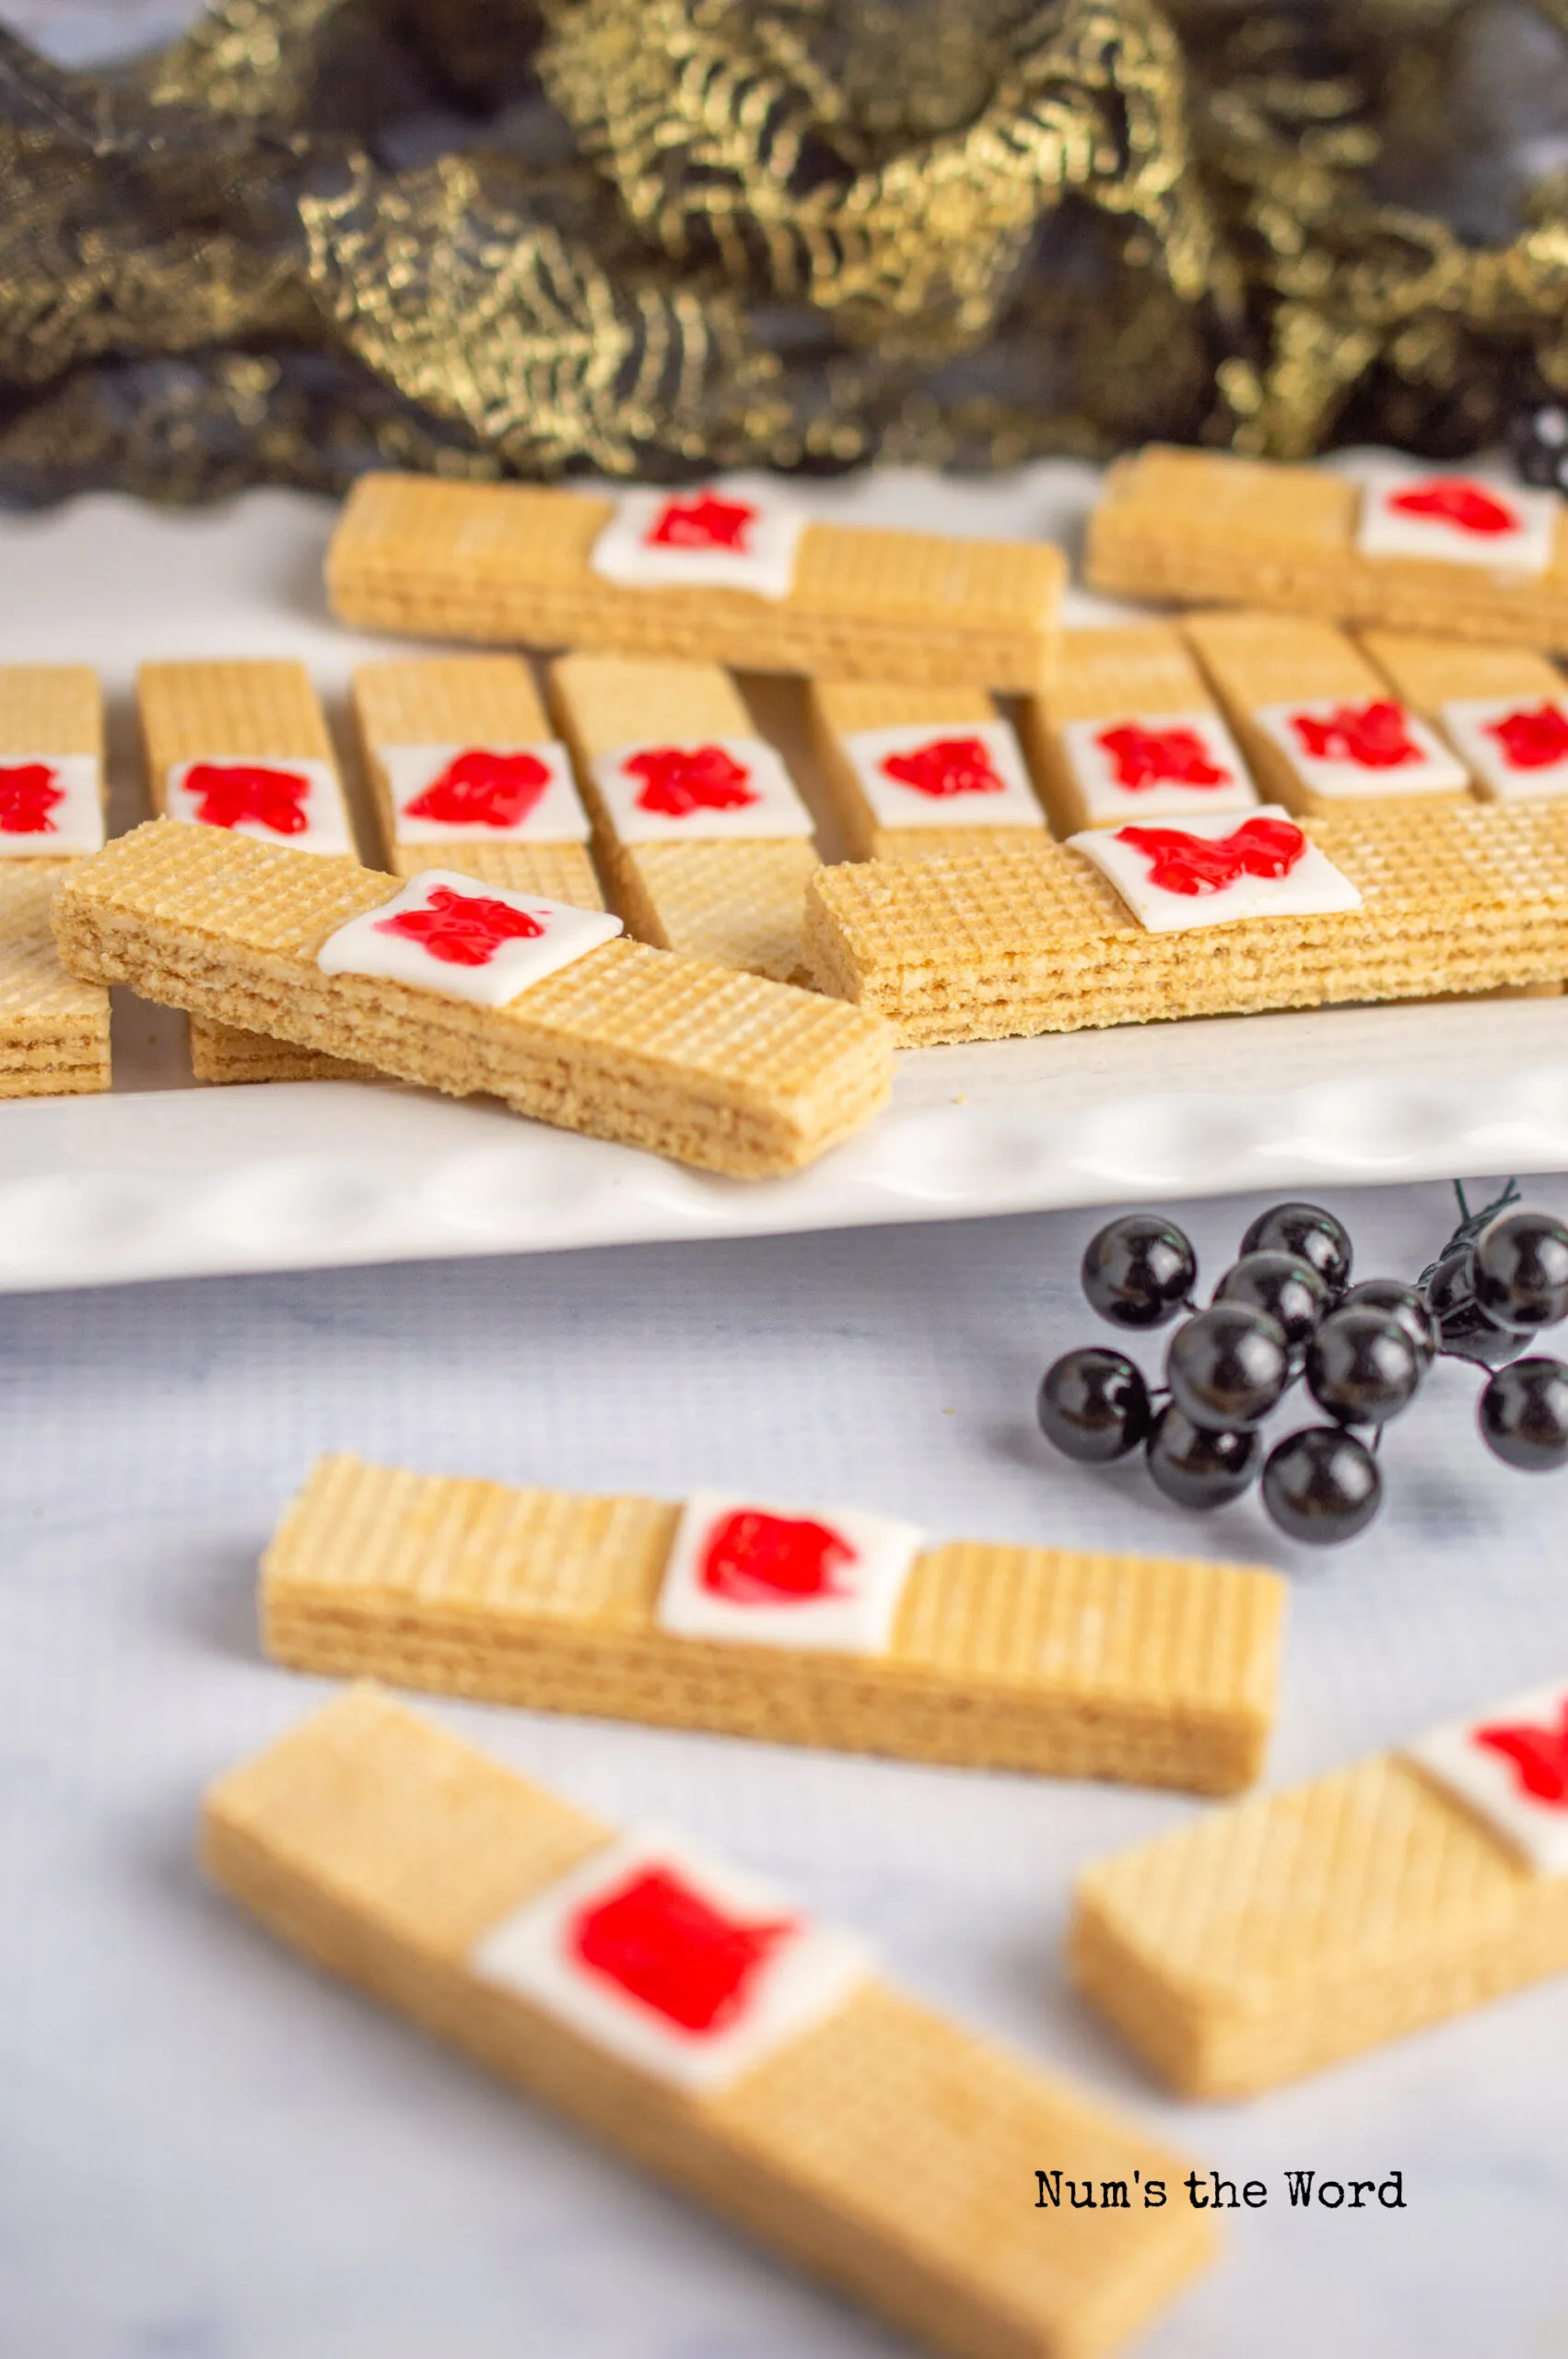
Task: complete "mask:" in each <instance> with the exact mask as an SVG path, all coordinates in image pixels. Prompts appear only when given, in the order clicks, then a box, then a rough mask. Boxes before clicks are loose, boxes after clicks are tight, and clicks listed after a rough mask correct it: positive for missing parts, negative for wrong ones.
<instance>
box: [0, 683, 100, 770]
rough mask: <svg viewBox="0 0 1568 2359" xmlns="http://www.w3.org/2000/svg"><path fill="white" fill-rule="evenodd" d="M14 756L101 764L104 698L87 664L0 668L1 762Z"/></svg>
mask: <svg viewBox="0 0 1568 2359" xmlns="http://www.w3.org/2000/svg"><path fill="white" fill-rule="evenodd" d="M17 754H91V755H92V756H94V757H95V758H96V759H98V760H99V761H100V762H101V760H102V759H103V698H102V694H101V691H100V690H99V684H98V674H97V673H96V672H95V671H94V670H93V669H92V667H91V665H90V664H88V663H0V761H7V760H9V759H10V758H11V757H13V756H15V755H17Z"/></svg>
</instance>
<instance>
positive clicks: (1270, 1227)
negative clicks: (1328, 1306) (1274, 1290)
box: [1241, 1204, 1351, 1295]
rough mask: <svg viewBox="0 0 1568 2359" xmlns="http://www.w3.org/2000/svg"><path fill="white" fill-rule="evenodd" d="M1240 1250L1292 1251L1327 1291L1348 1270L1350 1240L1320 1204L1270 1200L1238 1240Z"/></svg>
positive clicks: (1343, 1280) (1342, 1281) (1334, 1289)
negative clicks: (1309, 1265) (1268, 1204)
mask: <svg viewBox="0 0 1568 2359" xmlns="http://www.w3.org/2000/svg"><path fill="white" fill-rule="evenodd" d="M1241 1250H1242V1251H1243V1252H1244V1253H1293V1254H1294V1255H1295V1256H1296V1258H1297V1260H1298V1261H1302V1262H1311V1264H1312V1266H1313V1268H1314V1269H1315V1270H1316V1273H1317V1274H1318V1276H1319V1277H1320V1278H1321V1279H1322V1280H1323V1283H1324V1285H1326V1286H1327V1287H1328V1291H1329V1293H1330V1294H1331V1295H1337V1294H1339V1293H1340V1290H1341V1288H1342V1287H1343V1286H1345V1285H1347V1284H1348V1282H1349V1279H1350V1274H1351V1240H1350V1235H1349V1232H1348V1231H1347V1230H1346V1228H1345V1226H1344V1224H1343V1223H1342V1222H1341V1221H1337V1220H1336V1219H1335V1218H1334V1215H1333V1214H1332V1213H1326V1212H1325V1211H1324V1209H1323V1207H1322V1205H1321V1204H1271V1205H1270V1208H1269V1210H1268V1211H1267V1212H1266V1213H1259V1214H1258V1218H1257V1219H1256V1220H1255V1221H1254V1222H1253V1224H1252V1226H1251V1227H1250V1228H1249V1229H1248V1230H1247V1232H1246V1236H1245V1237H1244V1238H1242V1240H1241Z"/></svg>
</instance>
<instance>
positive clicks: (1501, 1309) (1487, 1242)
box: [1474, 1212, 1568, 1334]
mask: <svg viewBox="0 0 1568 2359" xmlns="http://www.w3.org/2000/svg"><path fill="white" fill-rule="evenodd" d="M1474 1285H1475V1297H1476V1300H1477V1302H1479V1303H1480V1307H1481V1309H1483V1310H1485V1311H1489V1312H1490V1313H1491V1315H1492V1318H1493V1319H1495V1320H1498V1321H1499V1322H1500V1324H1501V1325H1503V1326H1504V1327H1512V1328H1514V1329H1515V1330H1522V1331H1523V1332H1526V1333H1531V1334H1533V1333H1534V1332H1535V1331H1536V1330H1537V1329H1538V1328H1540V1327H1555V1326H1556V1324H1557V1322H1558V1320H1561V1319H1568V1227H1565V1226H1563V1224H1562V1221H1560V1220H1554V1219H1553V1218H1552V1216H1551V1215H1550V1213H1529V1212H1523V1213H1504V1214H1503V1215H1501V1216H1500V1217H1499V1218H1498V1219H1496V1220H1494V1221H1492V1222H1491V1223H1490V1225H1489V1226H1487V1227H1485V1228H1483V1229H1482V1231H1481V1233H1480V1236H1479V1237H1478V1238H1477V1239H1476V1241H1475V1276H1474Z"/></svg>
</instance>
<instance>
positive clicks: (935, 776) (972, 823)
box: [841, 721, 1046, 828]
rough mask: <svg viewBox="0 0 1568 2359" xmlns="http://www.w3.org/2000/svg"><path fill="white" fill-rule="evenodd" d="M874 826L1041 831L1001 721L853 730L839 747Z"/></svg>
mask: <svg viewBox="0 0 1568 2359" xmlns="http://www.w3.org/2000/svg"><path fill="white" fill-rule="evenodd" d="M841 742H842V744H843V747H844V751H845V754H846V755H847V756H848V760H849V764H850V767H851V768H852V769H853V770H854V773H855V776H856V778H857V780H859V781H860V792H862V793H863V794H864V796H865V798H866V801H867V802H868V803H869V804H871V807H872V816H874V818H875V820H876V823H877V826H878V827H930V828H938V827H1041V828H1043V827H1044V826H1045V824H1046V815H1045V813H1044V812H1043V811H1042V810H1041V808H1040V805H1039V803H1038V801H1037V800H1036V794H1035V790H1034V788H1033V787H1032V786H1031V785H1030V783H1029V773H1028V772H1027V770H1026V769H1024V757H1023V755H1022V754H1021V753H1020V752H1019V750H1018V740H1017V738H1016V737H1015V736H1014V735H1013V734H1012V730H1011V729H1010V728H1009V727H1008V725H1007V723H1006V722H1005V721H985V722H973V721H955V722H953V723H951V725H949V724H945V723H944V724H942V725H940V726H938V727H936V728H932V727H930V725H929V724H921V725H919V726H917V727H913V728H911V727H909V726H907V725H904V726H900V727H899V728H896V729H856V730H852V731H851V732H850V734H849V735H848V737H846V738H844V739H843V740H842V741H841Z"/></svg>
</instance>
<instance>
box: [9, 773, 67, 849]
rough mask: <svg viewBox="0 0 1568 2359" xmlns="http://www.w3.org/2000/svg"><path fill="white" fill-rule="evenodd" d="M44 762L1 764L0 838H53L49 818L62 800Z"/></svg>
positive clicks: (54, 828)
mask: <svg viewBox="0 0 1568 2359" xmlns="http://www.w3.org/2000/svg"><path fill="white" fill-rule="evenodd" d="M55 775H56V774H55V772H54V771H53V770H52V769H50V767H49V764H48V763H47V762H0V835H7V836H53V835H55V834H57V833H58V830H57V828H56V827H55V825H54V822H53V819H52V818H51V816H50V814H51V812H52V811H53V810H55V809H56V808H57V807H58V805H59V804H62V803H64V800H65V790H64V787H62V786H57V785H56V784H55V782H54V781H55Z"/></svg>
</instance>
